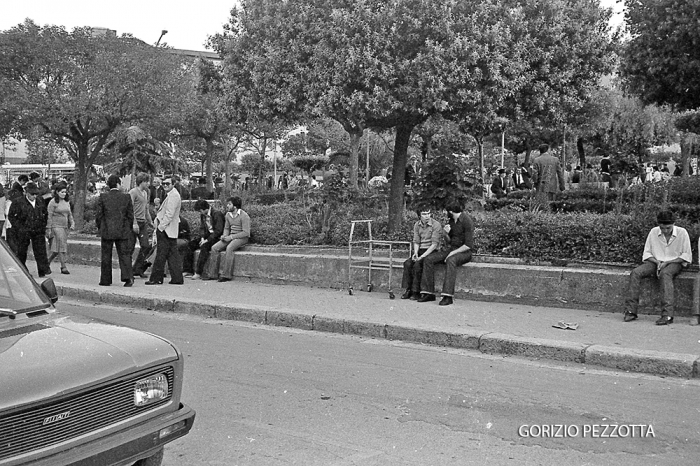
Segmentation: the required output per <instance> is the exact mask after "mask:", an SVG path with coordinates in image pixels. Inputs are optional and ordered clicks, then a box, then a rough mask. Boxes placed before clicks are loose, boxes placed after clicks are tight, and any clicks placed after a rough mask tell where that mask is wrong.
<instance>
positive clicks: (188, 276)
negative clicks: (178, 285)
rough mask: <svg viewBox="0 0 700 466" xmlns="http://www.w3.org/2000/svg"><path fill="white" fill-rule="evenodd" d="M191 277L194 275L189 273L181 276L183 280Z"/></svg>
mask: <svg viewBox="0 0 700 466" xmlns="http://www.w3.org/2000/svg"><path fill="white" fill-rule="evenodd" d="M193 275H194V274H193V273H190V272H185V273H183V274H182V276H183V277H185V278H192V276H193Z"/></svg>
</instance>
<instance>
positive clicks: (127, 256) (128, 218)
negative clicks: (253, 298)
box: [95, 173, 250, 287]
mask: <svg viewBox="0 0 700 466" xmlns="http://www.w3.org/2000/svg"><path fill="white" fill-rule="evenodd" d="M176 183H177V181H176V180H175V179H174V177H167V178H164V179H163V180H158V182H157V184H156V185H155V186H151V182H150V176H149V175H147V174H145V173H142V174H139V175H138V176H137V177H136V187H135V188H133V189H131V191H129V193H128V194H127V193H124V192H123V191H122V190H121V180H120V178H119V177H118V176H117V175H111V176H110V177H109V178H108V179H107V187H108V188H109V191H107V192H105V193H102V194H101V195H100V197H99V199H98V201H97V206H96V218H95V220H96V222H97V226H98V230H99V235H100V237H101V238H102V240H101V246H102V260H101V274H100V283H99V284H100V285H102V286H109V285H111V284H112V250H113V248H115V247H116V249H117V255H118V258H119V268H120V275H121V281H122V282H124V286H126V287H131V286H133V285H134V277H141V278H147V277H146V275H145V271H146V269H147V268H148V267H149V266H151V267H152V270H151V274H150V276H149V277H148V280H147V281H146V282H145V284H146V285H162V284H163V281H164V278H165V274H166V265H167V268H168V272H169V275H170V281H169V282H168V283H169V284H171V285H182V284H184V277H185V276H191V277H192V278H194V279H197V278H201V277H202V271H203V269H204V266H205V264H206V262H207V259H208V258H209V253H210V251H212V250H213V251H215V252H217V253H218V252H223V251H225V252H226V253H225V257H224V259H222V260H221V268H220V278H219V281H228V280H231V278H232V277H233V264H234V253H235V251H236V250H237V249H240V248H241V247H242V246H243V245H244V244H246V243H247V242H248V238H249V237H250V217H249V216H248V214H247V213H246V212H245V211H243V210H242V209H241V207H242V202H241V199H240V198H238V197H232V198H229V199H228V201H227V212H226V213H225V214H224V213H223V212H219V211H217V210H215V209H213V208H212V207H211V206H210V205H209V202H208V201H207V200H205V199H198V200H197V201H196V202H195V204H194V209H195V211H197V212H199V214H200V222H201V223H200V235H199V236H197V237H196V238H195V239H192V240H190V238H189V233H190V232H189V224H188V222H187V221H186V220H185V219H184V218H183V217H182V216H181V211H182V198H181V195H180V192H179V190H178V189H177V187H176ZM151 196H153V197H151ZM150 199H152V201H153V204H152V206H153V207H152V208H153V210H154V213H153V214H152V213H151V205H150V203H149V200H150ZM136 241H138V242H139V248H140V251H139V254H138V256H137V257H136V260H135V261H134V263H133V265H132V263H131V257H132V256H133V252H134V248H135V244H136ZM154 248H155V253H154ZM196 250H199V251H200V254H199V258H198V260H197V263H196V267H195V266H193V262H194V261H193V257H194V253H195V251H196ZM151 257H153V259H152V260H153V262H152V264H151V263H149V262H150V261H149V259H150V258H151Z"/></svg>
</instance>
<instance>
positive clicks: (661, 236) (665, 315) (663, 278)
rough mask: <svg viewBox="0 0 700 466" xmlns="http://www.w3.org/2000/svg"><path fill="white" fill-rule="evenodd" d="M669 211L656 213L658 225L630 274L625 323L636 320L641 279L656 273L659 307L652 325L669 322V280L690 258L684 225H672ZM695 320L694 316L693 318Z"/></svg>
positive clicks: (671, 307)
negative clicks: (637, 265) (659, 288)
mask: <svg viewBox="0 0 700 466" xmlns="http://www.w3.org/2000/svg"><path fill="white" fill-rule="evenodd" d="M675 222H676V220H675V218H674V215H673V212H670V211H667V210H665V211H661V212H659V213H658V215H657V216H656V223H657V224H658V226H656V227H654V228H652V229H651V231H650V232H649V234H648V235H647V240H646V243H645V244H644V253H643V254H642V265H640V266H639V267H637V268H635V269H634V270H633V271H632V273H631V274H630V280H629V288H628V291H627V299H626V300H625V316H624V321H625V322H631V321H633V320H635V319H637V308H638V307H639V295H640V292H641V281H642V278H645V277H651V276H653V275H656V278H658V279H659V282H661V293H662V295H663V306H662V309H661V317H659V319H658V320H657V321H656V325H668V324H670V323H672V322H673V314H674V305H675V301H674V299H675V296H674V287H673V280H674V279H675V278H676V276H677V275H678V274H679V273H681V270H683V267H687V266H688V264H690V262H691V261H692V260H693V256H692V252H691V249H690V237H689V236H688V232H687V231H686V229H685V228H681V227H677V226H675ZM696 319H697V318H696Z"/></svg>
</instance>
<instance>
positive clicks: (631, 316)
mask: <svg viewBox="0 0 700 466" xmlns="http://www.w3.org/2000/svg"><path fill="white" fill-rule="evenodd" d="M633 320H637V314H635V313H633V312H629V311H628V312H625V317H624V321H625V322H632V321H633Z"/></svg>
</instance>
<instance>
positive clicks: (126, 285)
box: [124, 278, 134, 288]
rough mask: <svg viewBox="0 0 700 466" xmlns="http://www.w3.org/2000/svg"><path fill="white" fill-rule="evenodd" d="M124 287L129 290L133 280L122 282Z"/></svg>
mask: <svg viewBox="0 0 700 466" xmlns="http://www.w3.org/2000/svg"><path fill="white" fill-rule="evenodd" d="M124 286H125V287H127V288H129V287H131V286H134V279H133V278H132V279H131V280H127V281H125V282H124Z"/></svg>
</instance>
